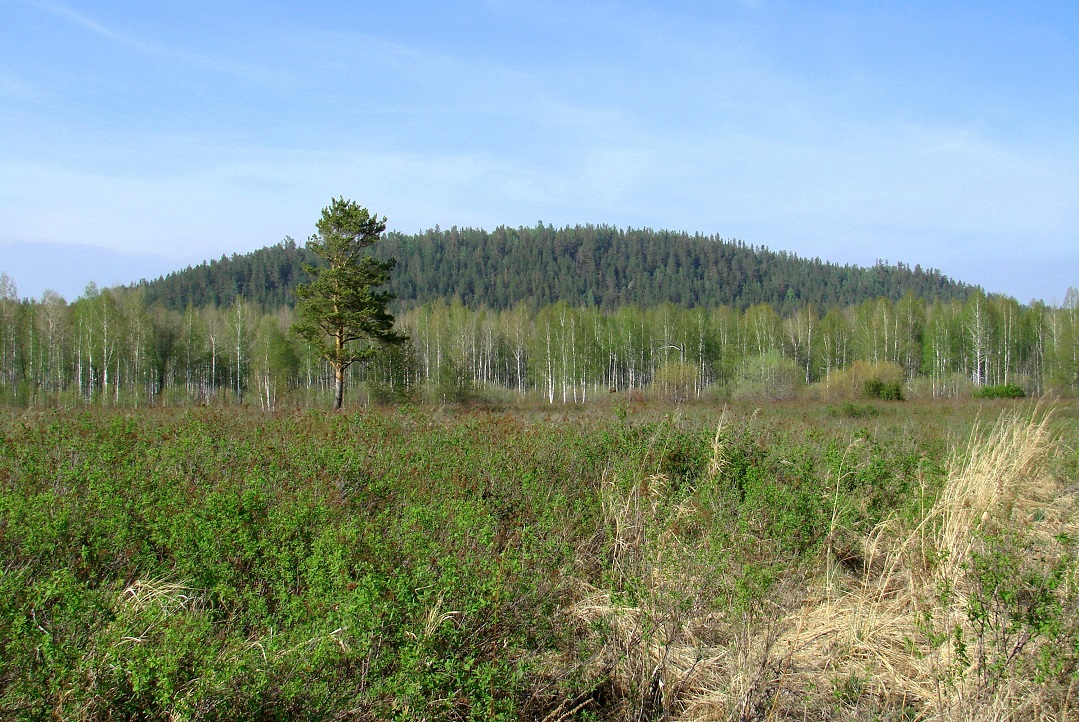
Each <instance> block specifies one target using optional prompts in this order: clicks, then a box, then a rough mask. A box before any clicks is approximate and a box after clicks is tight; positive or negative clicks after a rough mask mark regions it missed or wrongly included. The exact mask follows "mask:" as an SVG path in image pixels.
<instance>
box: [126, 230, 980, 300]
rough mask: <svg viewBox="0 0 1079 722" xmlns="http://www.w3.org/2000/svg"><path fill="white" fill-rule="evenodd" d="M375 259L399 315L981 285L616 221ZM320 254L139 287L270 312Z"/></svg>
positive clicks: (446, 238) (231, 262)
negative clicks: (439, 307)
mask: <svg viewBox="0 0 1079 722" xmlns="http://www.w3.org/2000/svg"><path fill="white" fill-rule="evenodd" d="M374 250H375V255H377V256H378V257H380V258H394V259H396V260H397V267H396V269H395V270H394V272H393V275H392V279H391V281H390V287H389V290H390V291H391V292H393V293H394V294H396V295H397V297H398V302H397V304H396V309H395V310H398V311H400V310H403V309H406V308H411V307H414V306H419V305H423V304H426V303H433V302H435V301H437V300H439V299H452V298H457V299H459V300H460V301H461V302H462V303H463V304H464V305H465V306H467V307H469V308H472V309H480V308H487V309H494V310H506V309H511V308H513V307H515V306H516V305H517V304H519V303H530V304H534V305H535V306H536V307H543V306H547V305H551V304H554V303H557V302H559V301H562V302H565V303H568V304H569V305H570V306H573V307H577V306H585V307H598V308H599V309H601V310H604V311H614V310H616V309H618V308H621V307H623V306H639V307H653V306H658V305H660V304H662V303H666V302H671V303H674V304H675V305H677V306H681V307H683V308H695V307H701V308H719V307H720V306H730V307H731V308H736V309H739V310H745V309H747V308H749V307H750V306H753V305H756V304H761V303H766V304H769V305H771V306H772V307H773V308H775V309H776V310H777V311H778V312H779V313H781V314H783V315H787V314H789V313H793V312H794V311H795V310H796V309H798V308H800V307H803V306H806V305H809V304H812V305H813V306H815V307H816V308H818V309H821V310H822V312H827V311H828V310H830V309H832V308H841V307H845V306H850V305H853V304H857V303H862V302H864V301H866V300H870V299H876V298H881V297H883V298H887V299H890V300H891V301H893V302H894V301H898V300H899V299H900V298H902V297H903V296H904V295H905V294H907V293H912V294H913V295H915V296H918V297H920V298H924V299H927V300H929V301H950V300H965V299H966V298H967V297H968V296H969V295H970V294H971V293H972V292H973V291H974V290H975V289H974V288H973V287H972V286H969V285H966V284H962V283H958V282H956V281H953V280H952V279H950V278H947V277H946V276H944V275H942V274H941V273H940V272H938V271H935V270H925V269H922V268H921V267H920V266H915V267H914V268H911V267H909V266H906V265H904V264H898V265H894V266H892V265H888V264H886V263H884V262H880V263H878V264H877V265H875V266H873V267H872V268H861V267H857V266H849V265H845V266H841V265H837V264H834V263H825V262H823V261H821V260H820V259H812V260H810V259H804V258H800V257H798V256H796V255H793V254H789V253H784V252H775V251H770V250H768V249H767V248H763V247H754V246H748V245H745V244H743V243H740V242H737V241H726V240H723V239H721V238H719V237H717V236H704V235H700V234H695V235H689V234H687V233H676V232H671V231H653V230H648V229H643V230H633V229H626V230H622V229H618V228H614V227H611V226H575V227H573V228H569V227H566V228H562V229H555V228H554V227H553V226H550V225H547V226H544V225H542V224H539V225H536V226H535V227H534V228H523V227H522V228H516V229H514V228H507V227H504V226H503V227H499V228H497V229H495V230H494V231H493V232H490V233H489V232H487V231H484V230H480V229H473V228H465V229H458V228H456V227H455V228H451V229H449V230H445V231H444V230H440V229H438V228H435V229H433V230H429V231H426V232H423V233H418V234H415V235H404V234H401V233H389V234H386V236H385V238H383V240H382V241H380V242H379V243H378V245H377V246H375V249H374ZM313 260H314V259H313V258H312V256H311V255H310V254H308V253H307V252H306V251H305V250H304V249H303V248H302V247H300V246H298V245H297V244H296V243H295V242H294V241H293V240H292V239H286V240H285V241H283V242H281V243H279V244H277V245H275V246H271V247H268V248H264V249H261V250H258V251H255V252H253V253H249V254H245V255H234V256H232V257H231V258H226V257H222V258H221V259H219V260H216V261H211V262H208V263H204V264H201V265H199V266H196V267H193V268H188V269H186V270H183V271H178V272H176V273H173V274H170V275H168V276H165V277H163V278H159V279H157V280H155V281H149V282H144V283H143V284H142V286H143V288H144V291H145V294H146V299H147V301H148V302H149V303H151V304H161V305H163V306H164V307H165V308H169V309H172V310H174V311H182V310H183V309H185V308H187V307H188V306H195V307H203V306H210V305H219V306H220V305H223V304H228V303H231V302H232V299H234V298H236V296H242V297H243V298H245V299H247V300H248V301H250V302H252V303H254V304H256V305H257V306H259V307H260V308H262V309H263V310H268V309H273V308H277V307H279V306H281V305H284V304H291V303H292V289H293V288H294V287H295V285H296V284H297V283H302V282H304V281H305V280H306V274H305V273H304V272H303V269H302V264H303V263H304V262H307V263H312V262H313Z"/></svg>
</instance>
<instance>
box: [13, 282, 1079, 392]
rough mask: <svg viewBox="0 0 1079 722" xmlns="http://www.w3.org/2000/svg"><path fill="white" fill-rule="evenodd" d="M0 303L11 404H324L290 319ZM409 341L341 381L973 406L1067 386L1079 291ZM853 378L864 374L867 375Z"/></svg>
mask: <svg viewBox="0 0 1079 722" xmlns="http://www.w3.org/2000/svg"><path fill="white" fill-rule="evenodd" d="M0 285H4V287H5V288H7V289H8V290H7V291H6V292H5V293H3V294H0V353H2V356H0V399H2V400H3V401H5V402H6V403H11V404H16V405H23V406H26V405H47V404H62V405H71V404H81V403H102V404H115V405H144V404H163V403H210V402H242V403H249V404H252V405H255V404H257V405H260V406H262V407H263V408H267V409H273V408H275V407H277V406H279V405H280V404H281V403H285V402H287V403H296V404H306V403H314V402H316V401H319V400H320V399H321V400H325V399H326V398H327V396H326V395H327V394H329V393H330V392H331V390H332V385H333V384H332V374H331V373H330V371H329V369H328V368H327V367H326V365H325V364H324V363H323V362H321V361H320V359H318V358H314V357H312V356H311V355H310V353H309V352H308V350H307V349H306V348H305V347H304V346H303V345H301V344H300V343H299V342H298V340H297V339H295V338H294V337H293V336H292V335H291V334H290V333H289V328H290V326H291V324H292V322H293V311H292V310H291V309H290V308H289V307H287V306H281V307H279V308H277V309H274V310H271V311H264V310H262V309H260V308H259V307H258V306H257V305H256V304H254V303H252V302H251V301H249V300H244V299H241V298H236V299H234V300H233V302H232V303H230V304H227V305H211V306H206V307H204V308H195V307H189V308H187V309H185V310H183V311H176V310H171V309H169V308H167V307H165V306H164V305H162V304H160V303H154V304H151V303H150V302H149V301H148V299H147V295H146V292H145V289H107V290H102V291H98V290H97V289H96V288H93V287H91V288H89V289H88V290H87V293H86V294H85V295H84V296H83V297H81V298H79V299H78V300H76V301H75V302H73V303H70V304H69V303H67V302H66V301H65V300H64V299H63V298H61V297H60V296H58V295H56V294H53V293H46V294H45V296H44V297H43V298H41V299H40V300H28V299H19V298H18V297H17V296H16V295H15V293H14V289H13V286H11V284H6V285H5V284H0ZM398 324H399V326H400V328H401V329H402V330H403V331H404V332H406V333H407V334H409V336H410V341H409V343H408V344H406V345H405V346H403V347H400V348H395V349H393V350H392V351H391V352H389V353H387V354H385V355H383V356H381V357H379V358H378V360H377V361H375V362H373V363H372V364H370V365H368V366H367V367H365V368H360V367H353V369H352V370H351V371H350V377H349V383H350V385H351V387H353V388H354V387H355V385H356V384H365V385H366V389H367V392H368V394H369V395H370V396H371V397H373V398H375V399H385V400H391V399H420V398H427V399H434V400H461V399H466V398H468V397H470V396H474V395H484V394H486V395H493V396H496V397H497V396H505V397H506V398H517V397H521V396H528V397H532V398H541V399H543V400H545V401H547V402H551V403H572V402H583V401H587V400H588V399H591V398H595V397H596V396H597V395H607V394H609V393H610V392H611V391H615V392H627V391H628V392H631V393H635V392H640V391H643V392H648V393H656V394H662V395H663V396H665V397H667V398H670V399H673V400H683V399H690V398H699V397H702V396H704V397H708V396H711V397H716V398H720V397H725V396H728V395H732V396H738V395H755V396H760V397H771V398H782V397H783V396H784V395H788V394H791V393H799V392H800V391H799V389H801V388H804V387H805V386H806V385H807V384H808V385H813V386H812V387H811V388H819V389H825V390H826V392H827V389H830V388H833V387H834V388H837V389H838V388H839V387H840V386H841V385H842V384H848V385H849V382H850V381H851V379H852V378H853V377H854V376H857V375H858V374H862V375H863V376H864V375H865V373H873V374H876V375H877V376H880V375H882V374H884V375H888V374H891V375H892V376H894V377H895V379H896V380H897V381H898V382H899V383H901V384H903V385H904V387H905V388H906V389H907V391H908V393H914V394H921V395H927V396H928V395H934V396H954V395H963V394H969V393H971V391H973V390H974V389H976V388H977V387H980V386H985V385H996V384H1010V385H1013V386H1018V387H1020V388H1022V389H1024V390H1025V391H1026V392H1027V393H1029V394H1035V395H1039V394H1045V393H1059V394H1075V393H1076V392H1077V391H1079V293H1077V292H1076V291H1074V290H1072V291H1070V292H1069V294H1068V297H1067V300H1066V302H1065V304H1064V305H1063V306H1061V307H1049V306H1046V305H1044V304H1034V305H1031V306H1022V305H1020V304H1018V303H1017V302H1016V301H1015V300H1013V299H1010V298H1007V297H1002V296H995V295H990V296H986V295H985V294H983V293H981V292H975V293H973V294H971V295H970V296H969V297H968V298H967V299H966V300H965V301H957V300H953V301H936V302H926V301H925V300H923V299H919V298H918V297H916V296H915V295H914V294H907V295H905V296H903V297H902V298H901V299H900V300H899V301H892V300H890V299H888V298H883V297H881V298H877V299H874V300H869V301H865V302H863V303H860V304H855V305H849V306H845V307H841V308H839V307H837V308H832V309H831V310H829V311H827V312H826V313H823V314H822V313H820V312H818V310H817V307H816V306H815V305H805V306H802V307H800V308H797V309H796V310H794V311H793V312H790V313H786V314H783V313H781V312H779V311H778V310H777V309H776V308H774V307H773V306H771V305H768V304H756V305H753V306H750V307H749V308H747V309H745V310H740V309H737V308H733V307H730V306H720V307H718V308H716V309H713V310H705V309H701V308H697V309H692V310H686V309H682V308H679V307H677V306H675V305H674V304H671V303H665V304H661V305H657V306H653V307H638V306H625V307H622V308H619V309H617V310H613V311H611V310H605V309H603V308H600V307H598V306H590V307H585V306H573V305H571V304H568V303H564V302H558V303H555V304H550V305H544V306H542V307H532V306H528V305H525V304H518V305H517V306H515V307H513V308H510V309H502V310H489V309H482V308H480V309H472V308H469V307H468V306H466V305H464V303H463V302H461V301H460V300H458V301H455V302H450V303H446V302H444V301H435V302H432V303H428V304H423V305H421V306H416V307H413V308H411V309H408V310H406V311H404V312H402V313H400V314H399V315H398ZM865 369H870V371H869V372H866V371H865Z"/></svg>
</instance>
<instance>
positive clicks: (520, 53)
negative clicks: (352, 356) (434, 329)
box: [0, 0, 1079, 302]
mask: <svg viewBox="0 0 1079 722" xmlns="http://www.w3.org/2000/svg"><path fill="white" fill-rule="evenodd" d="M1077 118H1079V4H1075V3H1064V2H1060V3H1037V2H1034V3H1031V2H1027V3H1019V2H1015V3H1002V2H1001V3H994V2H981V3H954V4H949V3H940V2H937V3H928V2H927V3H919V2H902V3H900V2H797V3H795V2H778V1H773V0H756V1H750V0H742V1H741V2H738V1H735V0H729V1H725V0H712V1H711V2H708V1H705V0H700V1H696V2H694V1H686V2H664V3H660V2H649V1H646V0H636V1H634V0H626V1H614V0H611V1H609V2H583V1H580V0H578V1H577V2H565V3H563V2H544V3H539V2H503V1H501V0H486V1H483V0H477V1H475V2H468V1H464V2H453V1H449V2H438V3H429V2H398V3H367V2H360V3H331V2H318V1H313V2H305V3H295V2H289V3H283V2H261V3H254V2H250V3H248V2H232V3H229V2H207V1H205V0H188V1H186V2H182V3H147V2H96V3H88V2H78V1H77V0H68V1H67V2H51V1H47V2H39V1H37V0H0V271H6V272H7V273H8V274H9V275H11V276H12V277H13V278H14V280H15V282H16V284H17V286H18V289H19V294H20V296H23V297H38V296H40V294H41V293H42V291H44V290H45V288H53V289H55V290H58V291H60V293H62V294H63V295H64V296H65V297H67V298H68V299H69V300H70V299H74V298H75V297H76V296H78V295H79V294H80V293H81V291H82V289H83V288H84V287H85V285H86V283H87V282H88V281H90V280H93V281H95V282H97V283H98V284H99V285H110V284H114V283H126V282H132V281H135V280H138V279H139V278H141V277H143V276H153V275H158V274H160V273H165V272H168V271H170V270H175V269H177V268H181V267H183V266H185V265H187V264H193V263H198V262H200V261H202V260H204V259H207V258H213V257H220V256H221V255H222V254H232V253H235V252H246V251H249V250H253V249H255V248H258V247H261V246H264V245H268V244H272V243H276V242H277V241H279V240H281V239H282V238H283V237H285V236H286V235H289V236H292V237H294V238H296V239H297V240H299V241H303V240H304V239H306V237H307V236H308V235H309V234H310V233H311V232H312V231H313V229H314V221H315V219H316V218H317V217H318V213H319V210H320V209H321V208H322V207H323V206H325V205H326V204H327V203H328V202H329V200H330V198H331V197H335V196H345V197H347V198H352V199H354V200H356V201H358V202H360V203H362V204H363V205H365V206H367V207H368V208H370V209H371V210H372V211H373V212H376V213H378V214H380V215H385V216H387V217H388V223H389V227H390V228H393V229H397V230H400V231H403V232H406V233H411V232H416V231H420V230H423V229H426V228H429V227H433V226H434V225H436V224H439V225H441V226H442V227H444V228H446V227H449V226H452V225H458V226H472V227H483V228H488V229H492V228H494V227H495V226H498V225H501V224H505V225H510V226H518V225H534V224H535V223H536V222H537V221H540V220H542V221H543V222H545V223H553V224H554V225H555V226H562V225H574V224H578V223H582V224H583V223H597V224H599V223H603V224H610V225H615V226H620V227H626V226H633V227H650V228H657V229H659V228H666V229H675V230H685V231H689V232H697V231H699V232H702V233H707V234H718V235H720V236H722V237H724V238H737V239H740V240H743V241H745V242H747V243H751V244H754V245H765V246H768V247H770V248H772V249H776V250H787V251H791V252H794V253H797V254H799V255H803V256H808V257H820V258H822V259H825V260H830V261H835V262H838V263H857V264H872V263H873V262H874V261H875V260H876V259H886V260H888V261H891V262H895V261H903V262H906V263H909V264H911V265H914V264H921V265H922V266H928V267H934V268H939V269H941V270H942V271H944V272H945V273H947V274H948V275H951V276H953V277H955V278H958V279H960V280H963V281H966V282H969V283H975V284H978V285H981V286H983V287H984V288H985V289H986V290H987V291H991V292H1000V293H1006V294H1008V295H1012V296H1015V297H1016V298H1018V299H1019V300H1020V301H1022V302H1027V301H1029V300H1031V299H1033V298H1041V299H1044V300H1046V301H1050V302H1052V301H1053V300H1058V299H1062V298H1063V296H1064V293H1065V291H1066V289H1067V288H1068V287H1069V286H1079V231H1077V229H1079V133H1077V132H1076V128H1077V124H1076V119H1077Z"/></svg>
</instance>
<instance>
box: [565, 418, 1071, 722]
mask: <svg viewBox="0 0 1079 722" xmlns="http://www.w3.org/2000/svg"><path fill="white" fill-rule="evenodd" d="M1053 441H1054V439H1053V435H1052V433H1051V430H1050V414H1049V413H1047V412H1043V411H1041V410H1039V409H1034V410H1033V412H1032V413H1028V414H1025V415H1024V414H1015V415H1010V416H1004V417H1002V418H1001V419H1000V420H999V421H998V422H997V423H996V424H995V425H994V426H993V427H992V429H991V430H989V431H988V432H986V431H985V430H984V429H983V430H980V431H976V432H975V433H974V434H973V435H972V437H971V439H970V442H969V444H968V447H967V449H966V450H965V451H964V452H963V453H960V454H957V455H956V456H955V458H954V459H953V461H952V462H951V464H950V466H949V473H948V480H947V484H946V486H945V488H944V489H943V491H942V493H941V494H940V495H939V497H938V498H937V499H936V501H935V502H934V503H933V504H932V505H931V506H930V507H929V508H928V509H927V510H926V511H925V513H924V514H923V515H922V518H921V519H920V520H918V521H916V522H914V523H907V524H902V523H900V522H899V521H898V520H890V521H887V522H885V523H882V524H881V525H879V526H878V527H877V528H876V529H875V530H874V531H873V532H872V534H870V535H869V536H868V537H867V538H866V539H864V540H863V542H862V547H863V548H862V550H861V551H862V558H863V560H864V562H863V564H862V569H863V570H864V571H863V572H862V573H861V574H860V575H854V574H851V573H849V572H847V571H845V570H844V568H843V567H842V566H841V565H834V564H831V563H826V564H822V565H821V566H822V569H821V571H820V573H819V575H818V578H817V579H816V580H815V581H814V582H812V583H811V584H810V585H809V586H808V587H807V586H804V585H803V586H800V587H799V585H798V583H797V581H791V582H789V583H788V584H786V586H785V587H784V586H783V585H780V587H779V592H778V593H777V594H776V595H775V597H774V599H773V602H774V613H773V614H771V615H764V616H763V618H753V619H750V618H744V619H742V620H740V621H739V620H734V621H732V620H731V619H730V618H729V615H725V614H722V613H717V612H721V611H723V610H716V609H714V608H709V604H708V603H707V601H706V595H705V593H704V592H705V590H704V589H703V588H702V586H701V583H700V581H699V579H697V578H696V577H695V576H694V574H693V571H692V570H693V569H694V564H695V562H694V560H693V553H694V552H693V550H692V549H689V548H686V547H685V546H684V545H682V543H681V541H680V540H679V539H678V537H677V536H676V535H674V534H673V533H671V532H669V530H668V529H664V528H657V525H660V526H661V525H663V524H670V523H671V521H672V520H674V519H678V520H680V526H681V525H682V523H683V522H684V517H685V516H686V515H687V514H691V513H692V512H691V510H688V509H682V508H678V507H676V508H675V509H674V510H673V511H668V512H667V513H666V514H662V515H661V513H660V510H661V509H662V508H663V499H664V494H665V492H666V485H665V480H664V479H663V478H662V477H657V476H650V477H646V478H642V479H639V480H637V481H636V483H633V484H624V483H619V480H618V479H609V480H607V482H606V483H605V488H604V512H605V517H606V522H607V526H608V529H609V532H610V537H611V554H612V562H613V564H614V567H615V569H616V570H617V571H618V574H619V575H620V577H619V579H620V580H621V581H620V583H619V584H618V585H616V586H621V585H622V584H625V585H626V586H627V587H628V586H629V582H630V579H631V578H632V579H636V580H637V581H638V582H639V583H638V585H637V586H636V587H634V589H636V590H638V591H637V593H636V595H635V596H634V595H626V594H623V593H620V590H619V589H610V590H604V589H597V588H595V587H591V586H587V585H582V586H581V588H580V594H579V596H578V599H577V601H576V603H575V604H574V605H573V606H572V607H571V608H570V609H569V610H568V613H569V614H570V615H571V616H573V617H574V618H575V619H577V620H578V621H579V622H580V625H581V628H582V629H592V630H595V629H602V630H603V631H602V633H601V635H600V636H601V637H602V642H601V649H600V652H599V653H598V654H597V655H595V656H594V657H593V659H592V661H591V663H592V664H593V665H596V666H597V667H598V668H599V671H602V673H603V674H605V675H606V677H607V678H608V679H610V680H611V683H612V685H613V686H614V687H615V689H616V692H617V695H618V696H619V699H620V703H621V706H620V707H619V708H618V709H617V710H615V714H616V715H617V716H620V717H622V718H625V719H645V718H662V719H678V720H772V719H918V720H1027V719H1030V720H1033V719H1058V720H1063V719H1068V718H1070V717H1071V716H1072V715H1073V714H1079V713H1074V712H1073V706H1074V703H1073V702H1072V697H1073V692H1072V690H1071V688H1070V687H1067V686H1066V685H1065V688H1062V687H1061V685H1060V684H1059V683H1055V684H1047V683H1035V682H1034V674H1033V673H1032V671H1031V670H1032V669H1033V665H1034V664H1035V662H1036V660H1037V659H1038V655H1039V653H1040V651H1041V648H1042V646H1043V645H1044V644H1046V643H1047V640H1046V639H1045V637H1044V635H1040V634H1039V631H1038V629H1037V628H1036V627H1035V626H1031V625H1029V624H1028V625H1025V624H1024V623H1023V619H1022V611H1021V610H1019V611H1016V610H1012V611H1011V612H1009V611H1008V610H1007V609H1005V606H1006V605H1001V606H1000V608H995V607H993V608H992V609H990V612H992V614H991V613H990V612H986V609H989V607H987V606H986V605H987V604H988V605H989V606H990V607H991V606H992V599H988V601H987V598H988V597H991V596H992V592H993V590H992V589H988V590H987V588H986V584H987V582H986V580H985V579H984V578H982V577H979V572H978V568H979V567H978V565H979V560H980V559H983V558H984V556H985V555H987V554H990V553H992V550H991V549H990V548H989V546H987V545H988V544H989V542H988V541H987V540H988V539H990V538H991V537H992V538H1004V539H1008V540H1011V542H1012V546H1011V547H1009V549H1010V550H1011V551H1012V552H1013V553H1014V554H1016V555H1018V556H1017V557H1016V558H1015V560H1014V562H1015V564H1016V565H1018V568H1019V569H1021V570H1024V573H1025V572H1026V571H1030V572H1036V573H1045V572H1046V569H1047V568H1048V565H1051V564H1052V563H1054V561H1059V560H1060V559H1071V556H1070V552H1069V551H1068V550H1067V549H1066V548H1065V547H1064V546H1063V544H1065V542H1064V541H1062V540H1066V536H1064V535H1071V536H1073V537H1074V536H1076V535H1077V531H1079V530H1077V515H1076V513H1075V512H1076V505H1075V498H1074V490H1071V489H1064V488H1062V487H1061V485H1060V484H1059V483H1058V482H1057V481H1056V480H1054V479H1053V478H1052V476H1050V474H1049V473H1048V471H1047V469H1048V464H1047V460H1048V457H1049V454H1050V452H1051V451H1052V449H1053ZM713 447H714V448H713V451H714V453H713V461H712V463H711V465H710V471H711V473H712V474H722V472H723V469H724V464H723V449H722V434H721V433H720V430H717V434H716V439H715V442H714V444H713ZM994 535H996V536H995V537H994ZM1030 550H1038V552H1037V553H1036V554H1030V553H1029V551H1030ZM1024 553H1025V554H1026V555H1025V556H1024ZM1016 583H1018V580H1017V581H1016ZM1074 586H1075V569H1074V565H1072V566H1069V568H1068V569H1067V572H1066V578H1065V580H1064V583H1063V584H1062V585H1061V586H1060V587H1059V588H1055V589H1054V590H1053V591H1052V594H1054V595H1056V597H1055V599H1056V600H1057V601H1059V602H1060V603H1061V606H1059V607H1056V608H1057V609H1066V606H1064V605H1066V603H1067V600H1068V599H1070V598H1071V597H1072V596H1073V593H1074V591H1075V589H1074ZM631 597H632V598H633V600H634V601H633V603H632V604H631V603H630V602H628V601H625V600H627V599H629V598H631ZM1009 599H1011V597H1009ZM1021 599H1022V598H1021V596H1020V600H1021ZM1017 603H1021V602H1017ZM978 604H981V605H982V606H981V607H979V606H977V605H978ZM994 609H995V612H994V611H993V610H994ZM972 610H981V613H982V616H981V617H979V614H978V613H976V612H975V611H972ZM1064 613H1066V612H1064ZM993 614H995V615H996V616H993ZM1009 614H1011V616H1008V615H1009Z"/></svg>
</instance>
